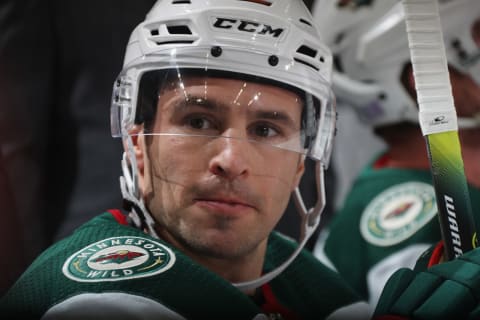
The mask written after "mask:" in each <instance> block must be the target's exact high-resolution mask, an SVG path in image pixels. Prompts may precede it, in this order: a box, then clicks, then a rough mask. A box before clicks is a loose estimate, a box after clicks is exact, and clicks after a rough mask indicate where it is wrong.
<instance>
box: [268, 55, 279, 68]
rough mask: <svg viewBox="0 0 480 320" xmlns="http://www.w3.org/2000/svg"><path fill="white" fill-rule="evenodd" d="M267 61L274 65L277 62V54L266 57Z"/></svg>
mask: <svg viewBox="0 0 480 320" xmlns="http://www.w3.org/2000/svg"><path fill="white" fill-rule="evenodd" d="M268 63H269V64H270V65H271V66H272V67H275V66H276V65H277V64H278V57H277V56H274V55H272V56H270V57H268Z"/></svg>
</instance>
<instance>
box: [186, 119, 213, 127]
mask: <svg viewBox="0 0 480 320" xmlns="http://www.w3.org/2000/svg"><path fill="white" fill-rule="evenodd" d="M188 125H189V126H190V127H192V128H194V129H210V128H211V127H212V124H211V122H210V121H209V120H207V119H205V118H200V117H197V118H190V119H188Z"/></svg>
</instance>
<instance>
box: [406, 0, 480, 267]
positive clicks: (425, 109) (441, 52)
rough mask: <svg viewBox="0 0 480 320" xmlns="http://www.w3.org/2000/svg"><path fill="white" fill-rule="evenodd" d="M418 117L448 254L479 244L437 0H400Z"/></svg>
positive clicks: (461, 251) (452, 255)
mask: <svg viewBox="0 0 480 320" xmlns="http://www.w3.org/2000/svg"><path fill="white" fill-rule="evenodd" d="M402 2H403V8H404V10H405V22H406V28H407V35H408V44H409V48H410V58H411V62H412V67H413V73H414V79H415V89H416V92H417V102H418V106H419V121H420V126H421V128H422V133H423V135H424V136H425V142H426V144H427V151H428V156H429V160H430V169H431V173H432V178H433V185H434V188H435V194H436V198H437V207H438V214H439V221H440V227H441V231H442V237H443V241H444V244H445V253H446V256H447V258H448V259H449V260H450V259H453V258H455V257H458V256H459V255H461V254H463V253H464V252H466V251H469V250H471V249H472V248H474V247H475V246H476V234H475V229H476V228H475V225H474V221H475V220H474V217H473V213H472V207H471V202H470V196H469V191H468V184H467V180H466V177H465V171H464V167H463V159H462V154H461V148H460V142H459V138H458V126H457V115H456V111H455V106H454V101H453V95H452V88H451V84H450V77H449V72H448V63H447V58H446V53H445V47H444V43H443V34H442V29H441V24H440V14H439V9H438V3H437V0H402Z"/></svg>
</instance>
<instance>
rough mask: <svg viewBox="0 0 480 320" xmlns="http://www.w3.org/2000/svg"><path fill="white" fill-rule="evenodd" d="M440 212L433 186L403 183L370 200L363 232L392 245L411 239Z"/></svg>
mask: <svg viewBox="0 0 480 320" xmlns="http://www.w3.org/2000/svg"><path fill="white" fill-rule="evenodd" d="M436 213H437V205H436V202H435V191H434V189H433V187H432V186H431V185H429V184H427V183H423V182H407V183H402V184H398V185H395V186H393V187H390V188H388V189H386V190H385V191H383V192H382V193H380V194H379V195H378V196H376V197H375V198H374V199H373V200H372V201H371V202H370V203H369V205H368V206H367V207H366V208H365V210H364V211H363V213H362V218H361V220H360V232H361V234H362V236H363V237H364V238H365V240H367V241H368V242H370V243H372V244H374V245H377V246H391V245H394V244H397V243H399V242H401V241H403V240H405V239H408V238H409V237H410V236H412V235H413V234H414V233H415V232H417V231H418V230H419V229H420V228H422V227H423V226H424V225H426V224H427V223H428V222H429V221H430V220H431V219H432V218H433V217H434V216H435V215H436Z"/></svg>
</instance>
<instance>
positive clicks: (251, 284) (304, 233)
mask: <svg viewBox="0 0 480 320" xmlns="http://www.w3.org/2000/svg"><path fill="white" fill-rule="evenodd" d="M315 171H316V175H317V177H318V178H319V179H317V193H318V194H317V199H318V200H317V203H316V204H315V207H313V208H310V209H309V210H307V208H306V207H305V203H304V202H303V198H302V195H301V193H300V190H299V189H298V187H297V188H295V191H294V192H293V199H294V200H295V205H296V207H297V211H298V214H299V215H300V217H301V222H302V223H301V226H300V228H301V229H300V239H299V241H298V242H299V244H298V247H297V248H296V249H295V251H293V253H292V254H291V255H290V257H289V258H288V259H287V260H286V261H285V262H283V263H282V264H281V265H279V266H278V267H276V268H275V269H273V270H272V271H270V272H268V273H266V274H264V275H263V276H261V277H259V278H257V279H255V280H251V281H245V282H238V283H232V284H233V285H234V286H235V287H237V288H238V289H239V290H241V291H243V292H251V291H253V290H255V289H256V288H258V287H260V286H262V285H264V284H265V283H267V282H269V281H270V280H272V279H273V278H275V277H276V276H278V275H279V274H280V273H281V272H282V271H283V270H285V269H286V268H287V267H288V266H289V265H290V263H292V261H293V260H294V259H295V258H296V257H297V256H298V254H299V253H300V252H301V251H302V249H303V247H304V246H305V244H306V243H307V241H308V239H309V238H310V236H311V235H312V234H313V232H314V231H315V229H317V227H318V224H319V223H320V214H321V213H322V211H323V208H324V207H325V183H324V170H323V164H321V163H320V162H317V163H316V167H315Z"/></svg>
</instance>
